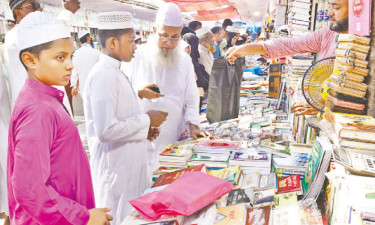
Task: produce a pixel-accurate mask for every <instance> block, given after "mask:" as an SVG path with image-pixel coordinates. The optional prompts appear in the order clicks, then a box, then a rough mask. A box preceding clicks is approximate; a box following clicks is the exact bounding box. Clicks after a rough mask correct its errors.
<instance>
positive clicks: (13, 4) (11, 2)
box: [9, 0, 26, 12]
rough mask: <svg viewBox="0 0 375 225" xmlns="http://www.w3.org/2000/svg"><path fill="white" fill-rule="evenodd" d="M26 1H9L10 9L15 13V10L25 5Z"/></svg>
mask: <svg viewBox="0 0 375 225" xmlns="http://www.w3.org/2000/svg"><path fill="white" fill-rule="evenodd" d="M25 1H26V0H10V1H9V8H10V9H11V10H12V12H13V11H14V9H15V8H16V7H17V6H19V5H21V4H22V3H24V2H25Z"/></svg>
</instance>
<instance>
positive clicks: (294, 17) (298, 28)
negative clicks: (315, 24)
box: [288, 0, 311, 37]
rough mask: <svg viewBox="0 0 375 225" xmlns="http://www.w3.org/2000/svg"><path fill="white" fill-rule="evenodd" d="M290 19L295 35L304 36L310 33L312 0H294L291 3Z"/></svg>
mask: <svg viewBox="0 0 375 225" xmlns="http://www.w3.org/2000/svg"><path fill="white" fill-rule="evenodd" d="M289 6H290V8H289V14H288V21H289V26H290V27H291V28H292V31H291V34H292V36H293V37H298V36H302V35H304V34H306V33H309V32H310V30H309V28H310V18H311V1H310V0H294V1H291V3H290V4H289Z"/></svg>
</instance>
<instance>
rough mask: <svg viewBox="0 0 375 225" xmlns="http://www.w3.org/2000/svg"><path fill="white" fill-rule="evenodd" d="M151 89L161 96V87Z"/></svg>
mask: <svg viewBox="0 0 375 225" xmlns="http://www.w3.org/2000/svg"><path fill="white" fill-rule="evenodd" d="M150 89H151V90H153V91H155V92H156V93H159V94H160V88H159V87H150Z"/></svg>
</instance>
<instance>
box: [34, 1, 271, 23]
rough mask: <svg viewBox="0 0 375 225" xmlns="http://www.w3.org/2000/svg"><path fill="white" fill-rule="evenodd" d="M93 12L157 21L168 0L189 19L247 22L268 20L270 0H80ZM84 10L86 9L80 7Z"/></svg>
mask: <svg viewBox="0 0 375 225" xmlns="http://www.w3.org/2000/svg"><path fill="white" fill-rule="evenodd" d="M40 1H41V2H42V3H43V4H46V5H52V6H57V7H61V0H40ZM80 1H81V8H82V9H84V10H85V11H89V12H103V11H115V10H116V11H122V10H125V11H128V12H131V13H132V14H133V15H134V17H136V18H138V19H142V20H147V21H154V19H155V16H156V12H157V9H158V8H159V7H160V6H161V5H162V4H165V2H173V3H175V4H176V5H178V6H179V8H180V9H181V11H182V12H183V14H184V15H185V17H186V18H185V19H191V20H193V19H195V20H199V21H220V20H223V19H226V18H232V19H241V20H242V21H246V22H261V21H263V20H264V18H265V15H266V10H267V7H268V4H269V0H164V1H163V0H80ZM80 11H82V10H80Z"/></svg>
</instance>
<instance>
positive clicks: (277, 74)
mask: <svg viewBox="0 0 375 225" xmlns="http://www.w3.org/2000/svg"><path fill="white" fill-rule="evenodd" d="M269 71H270V73H269V91H268V96H269V97H271V98H277V96H279V91H280V81H281V74H282V72H283V64H280V63H278V64H271V65H270V68H269Z"/></svg>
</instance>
